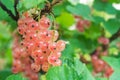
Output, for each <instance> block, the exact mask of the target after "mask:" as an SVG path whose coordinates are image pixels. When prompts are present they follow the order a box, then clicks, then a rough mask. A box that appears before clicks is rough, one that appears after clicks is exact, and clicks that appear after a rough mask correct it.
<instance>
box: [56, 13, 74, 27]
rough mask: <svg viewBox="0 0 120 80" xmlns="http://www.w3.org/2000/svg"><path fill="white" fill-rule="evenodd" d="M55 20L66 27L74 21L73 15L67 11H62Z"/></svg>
mask: <svg viewBox="0 0 120 80" xmlns="http://www.w3.org/2000/svg"><path fill="white" fill-rule="evenodd" d="M56 20H57V22H58V23H59V24H61V25H62V26H63V27H66V28H68V27H70V26H71V25H72V24H73V23H74V22H75V19H74V16H73V15H72V14H70V13H67V12H62V14H61V15H60V16H59V17H57V18H56Z"/></svg>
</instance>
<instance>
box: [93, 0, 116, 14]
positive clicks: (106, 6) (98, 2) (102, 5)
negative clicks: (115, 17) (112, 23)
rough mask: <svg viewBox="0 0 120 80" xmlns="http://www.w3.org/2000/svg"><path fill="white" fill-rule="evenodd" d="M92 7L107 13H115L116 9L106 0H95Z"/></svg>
mask: <svg viewBox="0 0 120 80" xmlns="http://www.w3.org/2000/svg"><path fill="white" fill-rule="evenodd" d="M93 7H94V8H95V9H96V10H98V11H104V12H107V13H109V14H116V9H115V8H114V7H113V6H112V4H111V3H108V2H102V0H95V1H94V3H93Z"/></svg>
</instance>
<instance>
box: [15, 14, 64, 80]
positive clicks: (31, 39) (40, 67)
mask: <svg viewBox="0 0 120 80" xmlns="http://www.w3.org/2000/svg"><path fill="white" fill-rule="evenodd" d="M49 27H50V20H49V19H48V18H47V17H46V16H42V17H41V19H40V20H39V21H35V20H34V19H33V18H32V17H31V16H30V14H29V13H28V12H26V13H24V14H23V16H22V18H20V19H19V20H18V32H19V34H20V35H21V36H22V39H21V40H20V41H14V42H15V46H14V48H15V49H13V51H14V52H13V55H14V61H15V62H14V61H13V72H14V73H17V72H19V71H21V70H22V71H24V73H25V75H27V76H28V77H29V78H30V79H31V80H38V77H37V76H38V75H37V73H38V72H39V71H43V72H47V71H48V69H49V68H50V67H51V66H60V65H61V63H62V62H61V60H60V59H59V58H60V57H61V51H63V50H64V48H65V45H66V44H65V41H63V40H57V39H58V37H59V33H58V32H57V31H56V30H49ZM17 42H20V45H19V46H20V47H18V45H17V44H16V43H17ZM16 56H17V57H16ZM16 61H18V62H16ZM18 65H19V66H18ZM16 66H17V67H16ZM34 73H35V75H36V77H35V78H32V76H34V75H33V74H34Z"/></svg>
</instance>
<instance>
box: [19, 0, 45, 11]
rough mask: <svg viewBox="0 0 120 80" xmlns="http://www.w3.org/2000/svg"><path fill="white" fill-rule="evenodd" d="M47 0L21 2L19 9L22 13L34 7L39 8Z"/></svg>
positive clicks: (21, 0)
mask: <svg viewBox="0 0 120 80" xmlns="http://www.w3.org/2000/svg"><path fill="white" fill-rule="evenodd" d="M44 1H45V0H20V2H19V3H20V4H19V5H18V9H19V10H20V11H25V10H28V9H31V8H34V7H38V6H39V5H40V4H41V3H43V2H44Z"/></svg>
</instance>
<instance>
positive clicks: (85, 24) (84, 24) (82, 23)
mask: <svg viewBox="0 0 120 80" xmlns="http://www.w3.org/2000/svg"><path fill="white" fill-rule="evenodd" d="M75 19H76V21H77V23H76V29H77V30H78V31H79V32H84V30H85V29H86V28H89V27H90V25H91V23H90V21H88V20H84V19H82V17H80V16H75Z"/></svg>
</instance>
